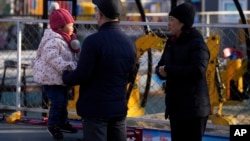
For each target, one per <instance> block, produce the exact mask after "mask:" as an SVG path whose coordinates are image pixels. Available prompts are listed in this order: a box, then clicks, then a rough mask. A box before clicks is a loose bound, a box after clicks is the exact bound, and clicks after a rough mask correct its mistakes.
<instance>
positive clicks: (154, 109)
mask: <svg viewBox="0 0 250 141" xmlns="http://www.w3.org/2000/svg"><path fill="white" fill-rule="evenodd" d="M0 25H1V26H0V71H1V73H0V78H1V87H0V109H2V110H21V111H23V112H24V114H25V115H26V116H30V115H29V114H30V113H38V114H39V113H41V114H43V116H46V113H47V112H48V109H47V108H48V101H47V98H46V96H45V94H44V93H43V91H42V89H41V87H40V86H39V85H38V84H36V83H35V82H34V81H33V77H32V69H31V68H30V63H31V61H32V59H34V58H35V55H36V49H37V48H38V45H39V42H40V39H41V37H42V34H43V29H44V28H45V27H46V26H47V20H31V19H30V20H23V19H22V20H18V19H16V20H14V19H12V20H9V19H8V20H7V19H0ZM146 26H147V27H149V28H150V31H151V33H155V34H156V35H158V36H159V37H164V38H167V37H166V35H167V33H166V28H167V23H165V22H163V23H144V22H125V21H122V22H121V27H122V30H123V31H124V32H125V33H127V34H128V35H129V36H130V37H131V39H132V40H134V41H135V42H136V40H137V39H139V38H140V37H142V36H143V35H145V31H144V30H145V27H146ZM195 27H196V28H197V29H199V30H200V31H201V33H202V34H203V36H204V39H205V40H206V41H207V44H208V46H209V48H210V51H211V60H210V64H209V67H210V69H209V72H208V74H207V75H208V83H209V90H210V95H211V96H210V97H211V103H212V104H213V111H212V112H213V116H211V122H209V125H210V126H211V127H216V128H218V127H224V125H225V124H224V123H225V122H224V121H225V120H226V121H227V123H229V124H250V120H249V119H250V116H249V115H250V100H249V90H248V89H249V88H248V87H249V84H248V82H249V80H248V79H247V78H248V77H245V75H246V74H248V73H249V72H248V71H249V70H248V68H247V65H246V64H248V63H249V60H248V57H247V44H246V41H245V35H246V34H245V32H244V30H243V29H246V28H247V29H248V28H250V26H249V25H242V24H231V25H229V24H223V25H222V24H209V25H208V24H195ZM75 28H76V33H77V36H78V38H79V39H80V41H81V43H82V42H83V41H84V39H85V38H86V37H87V36H88V35H90V34H92V33H94V32H96V31H97V24H96V23H95V22H84V21H77V22H76V24H75ZM210 39H211V40H210ZM149 40H150V39H149ZM209 41H211V42H209ZM226 48H227V49H228V48H229V49H231V50H230V51H231V52H229V53H231V54H229V55H228V54H227V55H226V54H225V49H226ZM236 50H237V51H238V52H239V53H240V54H234V53H235V52H234V51H236ZM149 53H150V54H152V58H151V59H150V58H149V56H148V54H149ZM161 53H162V50H159V49H157V48H156V47H154V46H152V48H151V49H150V50H149V51H146V52H145V53H144V54H143V55H141V56H140V58H138V59H139V60H140V69H139V72H138V79H136V84H137V86H135V87H134V88H133V90H132V93H134V96H135V97H132V98H133V103H132V104H130V105H128V107H129V110H131V109H133V114H131V115H128V119H129V121H130V122H128V124H135V122H134V121H137V123H136V124H137V125H138V124H139V126H152V124H150V121H151V122H153V123H157V124H158V127H160V128H166V127H165V126H163V124H162V123H165V122H167V121H166V120H164V116H163V115H164V110H165V105H164V91H163V87H164V82H163V81H161V80H159V79H158V78H157V76H156V75H155V74H154V67H155V66H156V64H157V62H158V60H159V59H160V56H161ZM233 55H238V56H233ZM149 61H151V63H148V62H149ZM149 64H151V65H149ZM150 68H152V73H151V75H152V76H150V75H149V73H148V71H149V70H150ZM216 69H219V71H218V73H217V72H216ZM229 72H230V73H229ZM216 74H219V75H220V76H221V81H216V80H217V79H216V78H217V77H216ZM229 74H230V75H229ZM149 76H150V81H147V78H148V77H149ZM220 84H221V85H220ZM147 85H148V86H149V89H148V90H147ZM219 86H225V87H224V88H223V93H222V94H221V97H222V98H223V100H221V99H220V93H219V90H218V88H219ZM75 89H76V90H75V91H74V92H73V95H72V96H71V99H69V104H70V107H69V113H70V114H72V116H71V118H73V119H74V118H78V117H77V116H76V113H75V109H74V108H75V107H74V106H75V102H76V100H77V95H78V91H77V89H78V88H77V87H75ZM145 96H146V97H145ZM143 98H144V100H145V101H144V102H145V103H144V105H143V106H141V102H142V99H143ZM0 111H1V110H0ZM44 113H45V114H44ZM213 120H214V121H213ZM142 121H145V122H143V123H140V122H142ZM149 124H150V125H149ZM226 129H228V128H226Z"/></svg>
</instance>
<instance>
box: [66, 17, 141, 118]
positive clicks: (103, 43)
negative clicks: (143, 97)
mask: <svg viewBox="0 0 250 141" xmlns="http://www.w3.org/2000/svg"><path fill="white" fill-rule="evenodd" d="M135 63H136V48H135V44H134V42H133V41H132V39H131V38H130V37H128V36H127V35H125V33H124V32H123V31H121V29H120V26H119V23H118V22H108V23H105V24H103V25H102V26H101V27H100V28H99V30H98V32H97V33H94V34H92V35H89V36H88V37H87V38H86V39H85V40H84V42H83V45H82V49H81V54H80V58H79V62H78V65H77V68H76V69H75V70H74V71H64V73H63V82H64V83H65V84H67V85H79V84H80V92H79V99H78V101H77V104H76V110H77V114H78V115H80V116H81V117H86V118H91V117H94V118H109V117H123V116H126V115H127V97H126V87H127V83H128V81H129V80H130V79H132V71H133V69H134V66H135Z"/></svg>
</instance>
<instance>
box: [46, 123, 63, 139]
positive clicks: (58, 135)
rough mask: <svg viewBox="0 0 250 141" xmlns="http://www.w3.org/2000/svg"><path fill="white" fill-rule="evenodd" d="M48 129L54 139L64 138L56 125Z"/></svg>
mask: <svg viewBox="0 0 250 141" xmlns="http://www.w3.org/2000/svg"><path fill="white" fill-rule="evenodd" d="M47 130H48V132H49V134H50V135H51V136H52V137H53V138H54V139H57V140H60V139H63V134H62V132H61V131H60V129H59V128H58V127H56V126H52V127H48V129H47Z"/></svg>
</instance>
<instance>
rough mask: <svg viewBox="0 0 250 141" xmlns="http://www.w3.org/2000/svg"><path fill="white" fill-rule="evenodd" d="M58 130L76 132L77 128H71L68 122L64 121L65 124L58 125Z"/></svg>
mask: <svg viewBox="0 0 250 141" xmlns="http://www.w3.org/2000/svg"><path fill="white" fill-rule="evenodd" d="M60 130H61V131H62V132H66V133H76V132H77V129H75V128H73V127H72V125H71V124H70V123H69V122H66V123H65V124H63V125H62V126H60Z"/></svg>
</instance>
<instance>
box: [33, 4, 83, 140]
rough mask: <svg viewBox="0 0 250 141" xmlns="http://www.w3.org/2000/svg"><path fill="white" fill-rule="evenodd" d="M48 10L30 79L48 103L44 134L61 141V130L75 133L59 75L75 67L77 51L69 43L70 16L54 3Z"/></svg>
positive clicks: (71, 26) (65, 91)
mask: <svg viewBox="0 0 250 141" xmlns="http://www.w3.org/2000/svg"><path fill="white" fill-rule="evenodd" d="M50 9H51V13H50V16H49V25H50V27H48V28H47V29H45V31H44V35H43V37H42V40H41V42H40V45H39V48H38V50H37V55H36V59H35V60H34V61H33V65H32V66H33V77H34V81H35V82H37V83H39V84H41V85H42V86H43V90H44V92H45V93H46V94H47V97H48V99H49V101H50V109H49V117H48V132H49V133H50V134H51V135H52V136H53V138H55V139H63V134H62V132H63V131H64V132H69V133H76V132H77V130H76V129H74V128H73V127H72V125H71V124H70V123H69V121H68V111H67V105H68V95H69V93H68V92H69V87H68V86H66V85H64V84H63V81H62V72H63V70H73V69H75V68H76V64H77V59H76V58H75V56H76V55H75V54H76V53H79V51H80V48H79V47H78V48H75V47H73V46H72V43H71V42H72V41H75V40H76V35H75V33H73V31H74V27H73V25H74V19H73V17H72V16H71V14H70V13H69V12H68V11H67V10H66V9H63V8H60V7H59V5H58V3H53V4H52V5H51V8H50Z"/></svg>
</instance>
